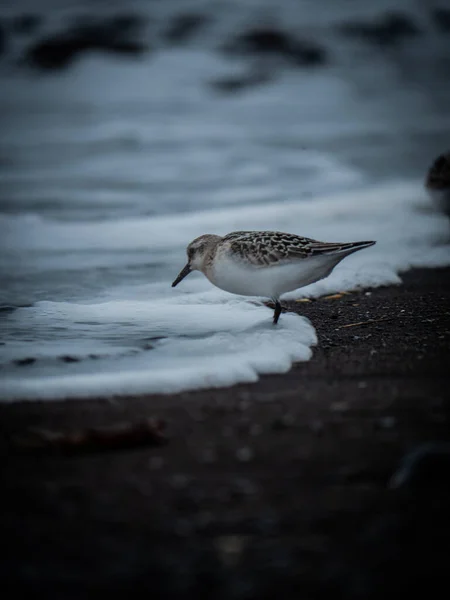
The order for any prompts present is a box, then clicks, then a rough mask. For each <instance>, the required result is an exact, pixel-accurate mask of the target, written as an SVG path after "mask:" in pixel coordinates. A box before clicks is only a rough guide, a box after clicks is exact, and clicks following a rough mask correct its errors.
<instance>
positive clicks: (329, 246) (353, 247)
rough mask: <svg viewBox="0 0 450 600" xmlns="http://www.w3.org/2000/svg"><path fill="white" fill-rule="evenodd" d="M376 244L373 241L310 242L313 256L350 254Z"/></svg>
mask: <svg viewBox="0 0 450 600" xmlns="http://www.w3.org/2000/svg"><path fill="white" fill-rule="evenodd" d="M374 244H376V242H374V241H368V242H348V243H344V244H340V243H338V242H336V243H333V242H332V243H321V242H318V243H317V244H311V251H312V254H313V255H314V256H317V255H321V254H341V253H343V254H351V253H352V252H357V251H358V250H363V249H364V248H369V247H370V246H373V245H374Z"/></svg>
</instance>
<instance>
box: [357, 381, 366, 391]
mask: <svg viewBox="0 0 450 600" xmlns="http://www.w3.org/2000/svg"><path fill="white" fill-rule="evenodd" d="M366 387H367V381H358V388H359V389H360V390H365V389H366Z"/></svg>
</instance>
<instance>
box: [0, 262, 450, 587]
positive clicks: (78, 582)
mask: <svg viewBox="0 0 450 600" xmlns="http://www.w3.org/2000/svg"><path fill="white" fill-rule="evenodd" d="M402 280H403V284H401V285H400V286H392V287H383V288H375V289H372V290H364V291H362V292H353V293H349V294H344V295H342V296H341V297H335V298H333V297H331V298H328V299H327V298H322V299H319V300H314V301H310V302H289V303H285V304H286V306H288V307H289V308H290V309H295V310H296V311H297V312H299V313H300V314H302V315H304V316H306V317H308V318H309V319H310V320H311V321H312V323H313V325H314V327H315V328H316V330H317V334H318V340H319V341H318V345H317V346H315V347H314V348H313V357H312V359H311V360H309V361H307V362H303V363H297V364H295V365H294V366H293V368H292V369H291V370H290V371H288V372H287V373H284V374H280V375H264V376H262V377H260V379H259V381H258V382H256V383H252V384H238V385H235V386H233V387H230V388H214V389H207V390H199V391H192V392H183V393H181V394H176V395H152V396H138V397H133V396H132V397H127V398H114V399H110V400H101V399H92V400H79V401H73V400H69V401H51V402H47V401H39V402H29V401H26V402H13V403H8V404H5V403H3V404H0V448H1V451H2V452H3V456H4V460H3V461H2V467H1V477H2V482H3V488H4V490H3V492H2V503H3V506H4V509H3V511H1V513H0V534H1V535H2V539H3V540H4V541H5V542H6V544H7V547H8V549H9V554H8V558H7V560H6V562H5V563H4V564H3V566H2V568H1V572H2V576H3V578H4V580H5V581H7V582H8V583H10V584H11V586H13V587H12V588H11V589H14V594H15V596H17V594H18V593H19V592H20V591H23V592H24V593H27V592H29V591H31V590H33V593H35V592H36V591H42V592H43V593H45V594H47V597H57V596H58V594H59V597H61V594H64V593H69V591H70V592H71V595H70V597H83V595H84V594H85V593H86V591H87V590H88V589H90V586H92V585H94V586H95V587H96V589H97V590H101V591H106V592H112V593H114V592H116V591H117V590H122V589H123V590H124V589H129V586H130V585H135V584H136V585H139V586H140V589H142V590H143V593H144V592H145V594H146V595H147V597H148V593H153V594H154V595H156V597H161V598H163V597H164V598H166V597H170V598H182V597H185V595H186V594H187V593H188V592H189V593H194V594H196V595H197V596H200V597H217V598H219V597H220V598H243V597H245V598H255V599H256V598H266V597H267V598H269V597H273V594H274V593H275V591H276V590H278V589H279V585H280V584H283V585H284V584H286V585H287V588H286V594H285V596H284V597H286V598H291V597H292V598H294V597H299V594H300V595H303V596H304V597H306V596H308V597H310V598H320V597H322V595H323V594H325V596H324V597H329V596H327V594H329V593H334V594H336V593H337V594H345V597H349V598H359V597H361V594H362V595H363V596H364V597H365V598H380V597H387V596H386V595H387V594H389V593H394V592H395V593H397V594H398V593H402V594H404V593H405V592H407V591H413V590H416V589H417V586H419V585H420V582H421V581H422V579H423V577H424V576H425V575H426V574H427V573H428V575H429V577H432V578H433V581H432V582H430V581H426V584H427V588H426V589H427V591H428V592H430V590H431V588H432V587H433V586H434V585H436V589H437V586H438V585H442V584H443V583H444V582H445V585H446V586H448V584H447V583H446V581H447V579H446V573H447V569H446V565H444V564H443V562H445V561H443V558H442V554H441V553H440V552H441V551H440V548H439V544H438V542H437V541H436V540H438V538H439V536H442V535H444V538H446V537H448V533H449V532H450V522H449V516H448V514H447V513H448V508H447V507H448V500H449V499H450V497H449V490H448V487H449V486H448V477H449V474H450V468H449V463H450V461H447V462H446V459H445V457H444V459H442V456H439V457H438V458H436V457H434V458H433V456H432V457H431V458H430V460H431V468H427V469H425V470H422V471H420V469H419V470H418V471H417V473H416V472H415V473H414V474H413V475H414V476H412V477H409V479H408V478H407V484H402V485H401V486H400V487H399V488H398V489H394V490H393V489H391V483H392V481H393V479H392V478H393V475H394V473H395V472H396V470H397V468H398V466H399V464H400V461H401V459H402V457H403V456H404V455H405V453H408V452H410V451H411V450H414V449H417V448H418V447H420V446H421V444H424V443H442V442H444V443H450V427H449V420H450V402H449V400H448V399H447V396H448V394H447V388H448V386H449V382H450V374H449V368H448V364H449V356H450V268H443V269H423V270H422V269H421V270H413V271H410V272H407V273H405V274H404V275H403V276H402ZM147 418H157V419H161V420H162V421H164V422H165V423H166V424H167V437H168V441H167V444H166V445H164V446H162V447H158V448H152V447H141V448H139V449H134V450H128V451H125V450H121V451H111V452H109V453H103V454H101V455H99V454H95V453H92V454H88V455H87V456H83V457H66V456H39V457H38V456H34V455H32V454H31V455H19V454H17V453H15V452H14V451H13V449H12V447H11V444H10V439H11V436H13V435H15V434H18V433H21V432H23V431H25V430H26V429H27V428H29V427H41V428H44V429H49V430H57V431H71V430H76V429H83V428H92V427H100V426H108V425H114V424H116V423H119V422H123V421H125V422H130V421H133V420H138V419H147ZM438 454H439V452H438ZM5 459H6V460H5ZM436 465H438V466H436ZM446 478H447V479H446ZM411 482H412V483H411ZM446 486H447V487H446ZM411 490H413V491H411ZM411 536H412V537H411ZM447 545H448V542H447ZM242 586H244V588H245V589H246V590H247V592H248V593H247V592H246V594H245V595H244V596H242V594H241V592H239V590H241V588H242ZM358 590H359V591H358ZM238 592H239V593H238Z"/></svg>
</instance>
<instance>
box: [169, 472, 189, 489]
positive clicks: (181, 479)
mask: <svg viewBox="0 0 450 600" xmlns="http://www.w3.org/2000/svg"><path fill="white" fill-rule="evenodd" d="M188 483H189V477H188V476H187V475H183V474H182V473H177V474H175V475H172V477H171V478H170V485H171V486H172V487H173V488H174V489H176V490H182V489H184V488H186V487H187V485H188Z"/></svg>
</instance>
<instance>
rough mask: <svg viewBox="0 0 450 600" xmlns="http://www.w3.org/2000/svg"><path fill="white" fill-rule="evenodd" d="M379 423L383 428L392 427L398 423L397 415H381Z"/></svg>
mask: <svg viewBox="0 0 450 600" xmlns="http://www.w3.org/2000/svg"><path fill="white" fill-rule="evenodd" d="M378 423H379V424H380V427H382V428H383V429H392V428H393V427H395V425H396V424H397V419H396V418H395V417H391V416H388V417H381V419H380V420H379V421H378Z"/></svg>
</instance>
